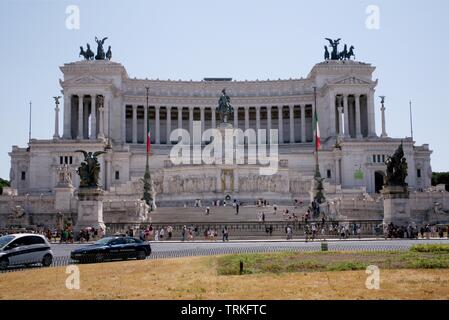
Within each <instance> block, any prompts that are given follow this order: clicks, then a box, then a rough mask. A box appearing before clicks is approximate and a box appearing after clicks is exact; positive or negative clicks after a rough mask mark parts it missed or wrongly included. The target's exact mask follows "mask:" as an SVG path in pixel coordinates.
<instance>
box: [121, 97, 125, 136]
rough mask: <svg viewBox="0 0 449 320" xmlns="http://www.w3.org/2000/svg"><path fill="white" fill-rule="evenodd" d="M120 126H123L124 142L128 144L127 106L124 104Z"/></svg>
mask: <svg viewBox="0 0 449 320" xmlns="http://www.w3.org/2000/svg"><path fill="white" fill-rule="evenodd" d="M120 122H121V123H120V124H121V126H122V128H121V129H122V142H123V143H126V104H124V103H123V104H122V112H121V116H120Z"/></svg>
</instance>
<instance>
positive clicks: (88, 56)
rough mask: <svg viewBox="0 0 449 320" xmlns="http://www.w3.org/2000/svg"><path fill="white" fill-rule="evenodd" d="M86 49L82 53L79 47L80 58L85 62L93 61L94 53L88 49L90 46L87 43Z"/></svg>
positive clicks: (81, 48) (81, 47)
mask: <svg viewBox="0 0 449 320" xmlns="http://www.w3.org/2000/svg"><path fill="white" fill-rule="evenodd" d="M86 45H87V49H86V51H84V48H83V46H80V54H79V55H80V56H83V57H84V59H85V60H93V59H94V53H93V51H92V50H91V49H90V45H89V44H88V43H87V44H86Z"/></svg>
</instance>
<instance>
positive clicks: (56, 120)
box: [53, 101, 61, 139]
mask: <svg viewBox="0 0 449 320" xmlns="http://www.w3.org/2000/svg"><path fill="white" fill-rule="evenodd" d="M59 138H61V137H60V135H59V101H58V102H57V103H56V106H55V133H54V134H53V139H59Z"/></svg>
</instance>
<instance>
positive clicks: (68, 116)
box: [62, 93, 72, 139]
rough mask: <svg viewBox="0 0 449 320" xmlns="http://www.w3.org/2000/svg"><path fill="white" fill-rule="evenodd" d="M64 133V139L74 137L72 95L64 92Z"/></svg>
mask: <svg viewBox="0 0 449 320" xmlns="http://www.w3.org/2000/svg"><path fill="white" fill-rule="evenodd" d="M63 130H64V133H63V135H62V138H63V139H72V95H71V94H68V93H64V128H63Z"/></svg>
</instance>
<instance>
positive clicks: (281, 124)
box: [278, 106, 284, 144]
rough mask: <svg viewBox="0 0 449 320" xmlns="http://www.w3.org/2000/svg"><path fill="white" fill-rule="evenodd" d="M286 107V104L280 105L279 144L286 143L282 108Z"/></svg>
mask: <svg viewBox="0 0 449 320" xmlns="http://www.w3.org/2000/svg"><path fill="white" fill-rule="evenodd" d="M283 109H284V106H278V122H279V125H278V128H279V144H283V143H284V124H283V121H284V119H283V117H282V110H283Z"/></svg>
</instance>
